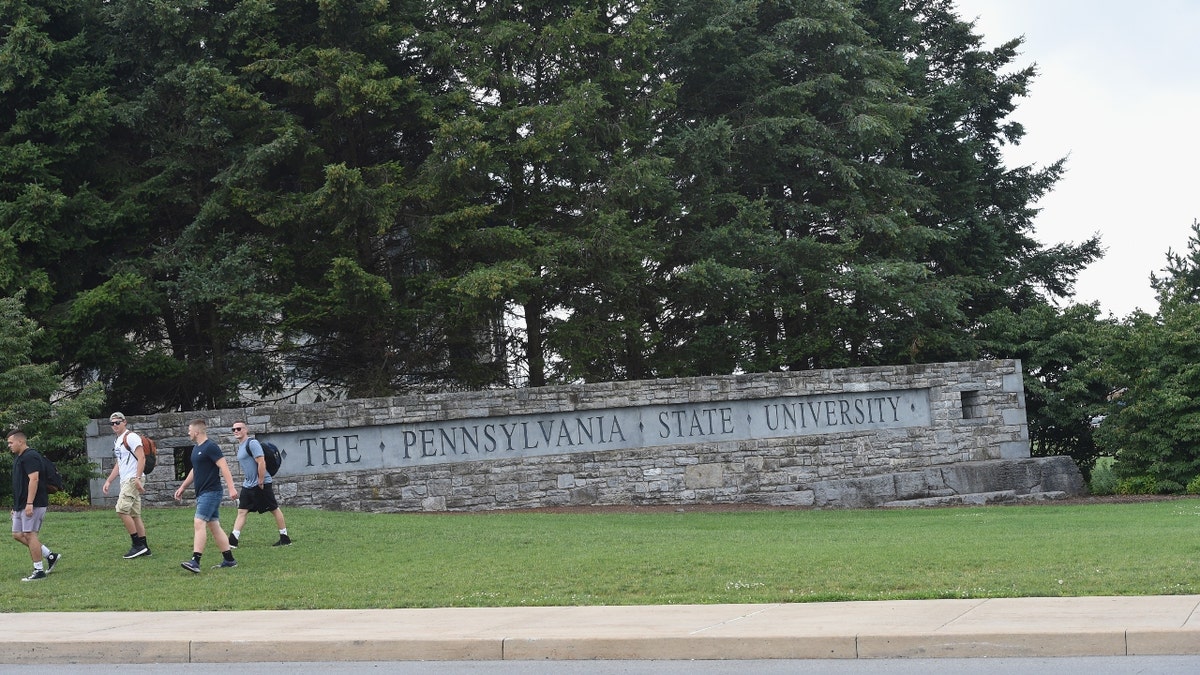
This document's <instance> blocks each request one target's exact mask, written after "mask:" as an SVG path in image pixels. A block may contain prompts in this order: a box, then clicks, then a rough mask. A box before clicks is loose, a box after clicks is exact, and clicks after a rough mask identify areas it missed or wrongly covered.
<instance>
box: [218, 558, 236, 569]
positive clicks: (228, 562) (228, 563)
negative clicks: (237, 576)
mask: <svg viewBox="0 0 1200 675" xmlns="http://www.w3.org/2000/svg"><path fill="white" fill-rule="evenodd" d="M225 567H237V561H236V560H222V561H221V564H219V565H213V569H214V570H219V569H222V568H225Z"/></svg>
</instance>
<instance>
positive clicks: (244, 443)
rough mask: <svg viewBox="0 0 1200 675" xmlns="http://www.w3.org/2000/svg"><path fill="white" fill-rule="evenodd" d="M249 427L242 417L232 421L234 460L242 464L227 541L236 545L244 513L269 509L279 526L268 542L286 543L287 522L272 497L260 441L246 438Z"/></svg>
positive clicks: (231, 544) (288, 541) (289, 538)
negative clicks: (275, 536)
mask: <svg viewBox="0 0 1200 675" xmlns="http://www.w3.org/2000/svg"><path fill="white" fill-rule="evenodd" d="M249 434H250V429H249V427H247V426H246V421H245V420H238V421H236V422H234V423H233V437H234V439H235V440H237V443H238V447H237V460H238V465H240V466H241V467H242V497H241V501H240V502H239V503H238V512H237V518H236V519H234V521H233V532H232V533H231V534H230V535H229V545H230V546H232V547H234V548H237V545H238V540H239V539H240V538H241V536H242V527H243V526H244V525H245V524H246V514H247V513H250V512H251V511H253V512H255V513H270V514H271V515H273V516H275V525H276V527H278V528H279V541H277V542H275V543H274V544H272V546H288V545H290V544H291V543H292V539H291V537H289V536H288V531H287V523H286V522H285V521H284V519H283V510H282V509H280V508H279V502H278V501H277V500H276V499H275V488H274V487H272V483H271V474H270V473H267V460H266V459H264V457H263V448H262V444H261V443H259V442H258V440H257V439H254V438H250V437H249Z"/></svg>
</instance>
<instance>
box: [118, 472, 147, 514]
mask: <svg viewBox="0 0 1200 675" xmlns="http://www.w3.org/2000/svg"><path fill="white" fill-rule="evenodd" d="M117 513H120V514H123V515H126V516H130V517H131V518H141V517H142V493H140V492H138V489H137V483H136V482H134V479H133V478H130V479H129V480H127V481H125V482H124V483H121V494H120V495H119V496H118V497H117Z"/></svg>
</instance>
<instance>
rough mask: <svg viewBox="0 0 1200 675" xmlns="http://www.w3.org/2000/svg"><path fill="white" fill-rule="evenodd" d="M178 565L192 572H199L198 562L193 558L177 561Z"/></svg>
mask: <svg viewBox="0 0 1200 675" xmlns="http://www.w3.org/2000/svg"><path fill="white" fill-rule="evenodd" d="M179 566H180V567H182V568H183V569H185V570H187V571H189V572H191V573H192V574H200V564H199V563H197V562H196V561H195V560H184V561H183V562H181V563H179Z"/></svg>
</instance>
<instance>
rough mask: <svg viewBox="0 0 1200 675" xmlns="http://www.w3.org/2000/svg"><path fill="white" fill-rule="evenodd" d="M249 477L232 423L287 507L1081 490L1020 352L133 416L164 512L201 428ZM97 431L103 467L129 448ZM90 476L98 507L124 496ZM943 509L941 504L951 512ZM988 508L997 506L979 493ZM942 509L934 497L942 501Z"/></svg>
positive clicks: (857, 498)
mask: <svg viewBox="0 0 1200 675" xmlns="http://www.w3.org/2000/svg"><path fill="white" fill-rule="evenodd" d="M196 417H202V418H204V419H206V420H207V421H208V424H209V434H210V437H211V438H213V439H214V440H216V441H217V442H218V443H220V444H221V446H222V447H223V448H224V449H225V452H226V456H227V457H228V458H229V459H230V466H231V469H232V470H233V472H234V475H235V479H237V480H239V481H240V479H241V476H240V473H239V468H238V465H237V463H236V462H235V461H233V452H234V444H233V443H234V442H233V438H232V436H231V435H230V429H229V428H230V426H231V425H232V423H233V422H234V421H235V420H237V419H245V420H246V421H247V422H248V423H249V425H250V428H251V430H252V431H253V432H254V433H255V434H256V435H257V436H258V437H259V438H260V439H265V440H271V441H273V442H275V443H276V444H277V445H279V446H280V447H281V448H283V449H284V451H285V452H286V458H285V460H284V464H283V468H282V470H281V471H280V473H279V475H278V476H276V493H277V495H278V496H279V499H280V502H281V504H283V505H284V506H308V507H317V508H324V509H336V510H353V511H370V512H393V511H473V510H486V509H517V508H535V507H546V506H573V505H581V506H582V505H652V504H707V503H712V504H720V503H738V504H768V505H785V506H806V507H864V506H881V505H917V504H922V503H925V502H921V501H920V500H934V501H935V502H936V503H944V502H945V500H947V499H953V498H955V497H956V496H965V495H1003V496H1004V497H1005V498H1006V499H1007V498H1021V497H1023V496H1028V495H1035V496H1036V495H1051V494H1053V495H1059V494H1078V493H1081V492H1082V490H1083V482H1082V477H1081V476H1080V475H1079V471H1078V468H1076V467H1075V466H1074V464H1073V463H1072V462H1070V461H1069V460H1066V461H1065V462H1064V461H1063V458H1057V459H1055V460H1053V461H1048V460H1043V459H1031V458H1030V452H1029V433H1028V427H1027V425H1026V417H1025V397H1024V388H1023V385H1022V378H1021V363H1020V361H1015V360H999V361H978V362H963V363H941V364H923V365H909V366H886V367H875V368H853V369H842V370H813V371H802V372H794V373H765V374H753V375H730V376H715V377H698V378H680V379H669V380H646V381H634V382H606V383H601V384H589V385H569V386H555V387H540V388H533V389H517V390H496V391H480V392H466V393H461V392H457V393H447V392H427V393H421V394H410V395H405V396H396V397H390V398H377V399H359V400H349V401H330V402H325V403H314V404H303V405H270V406H265V405H264V406H253V407H248V408H244V409H233V410H212V411H204V412H199V413H166V414H161V415H154V416H146V417H137V418H130V425H131V427H132V428H133V429H134V430H135V431H138V432H139V433H147V434H149V435H150V436H151V437H152V438H154V439H155V440H157V441H158V445H159V466H158V468H157V469H155V471H154V472H153V474H152V475H150V476H149V477H148V480H147V499H146V504H147V505H148V506H154V505H168V504H173V503H174V501H173V499H172V493H173V491H174V489H175V487H176V486H177V485H178V483H179V481H180V480H182V478H183V476H184V475H186V472H187V469H188V466H187V462H188V459H187V458H188V455H189V453H190V449H191V442H190V441H189V440H188V438H187V428H186V425H187V423H188V421H189V420H191V419H193V418H196ZM103 421H104V420H96V421H94V422H93V423H92V424H91V425H89V427H88V430H87V444H88V453H89V456H90V457H92V459H93V461H96V462H97V463H99V464H100V465H101V467H102V469H103V471H104V473H105V475H107V472H108V471H109V470H110V469H111V467H112V462H113V456H112V444H113V437H112V436H111V434H109V433H108V427H107V425H106V424H103V423H102V422H103ZM101 485H102V481H93V484H92V501H93V503H110V504H111V503H113V502H114V500H115V498H116V495H115V494H112V495H109V496H107V497H106V496H105V495H103V494H102V493H101V491H100V487H101ZM938 500H940V501H938ZM978 500H986V499H985V498H984V497H979V498H978ZM929 503H934V502H929Z"/></svg>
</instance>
